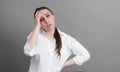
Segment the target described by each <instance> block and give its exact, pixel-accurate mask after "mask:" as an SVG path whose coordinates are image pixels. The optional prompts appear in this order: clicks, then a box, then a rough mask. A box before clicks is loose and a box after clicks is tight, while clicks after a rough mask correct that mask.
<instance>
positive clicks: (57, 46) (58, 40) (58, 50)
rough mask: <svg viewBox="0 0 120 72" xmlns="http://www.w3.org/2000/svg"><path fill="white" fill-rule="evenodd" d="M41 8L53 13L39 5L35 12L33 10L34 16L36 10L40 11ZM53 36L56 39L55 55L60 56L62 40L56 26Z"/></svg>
mask: <svg viewBox="0 0 120 72" xmlns="http://www.w3.org/2000/svg"><path fill="white" fill-rule="evenodd" d="M43 9H47V10H49V11H50V13H51V14H52V15H53V12H52V11H51V10H50V9H49V8H47V7H39V8H36V10H35V12H34V18H35V14H36V12H37V11H40V10H43ZM54 37H55V39H56V48H55V51H56V53H57V56H60V57H61V53H60V50H61V48H62V42H61V37H60V34H59V32H58V30H57V28H56V27H55V32H54Z"/></svg>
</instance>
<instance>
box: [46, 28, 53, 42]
mask: <svg viewBox="0 0 120 72" xmlns="http://www.w3.org/2000/svg"><path fill="white" fill-rule="evenodd" d="M54 32H55V28H54V29H53V30H51V31H49V32H46V34H47V36H48V37H49V38H50V40H52V41H53V40H54Z"/></svg>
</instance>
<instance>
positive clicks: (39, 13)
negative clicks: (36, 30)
mask: <svg viewBox="0 0 120 72" xmlns="http://www.w3.org/2000/svg"><path fill="white" fill-rule="evenodd" d="M42 16H43V14H42V13H41V12H40V11H37V12H36V14H35V24H36V26H38V27H40V28H41V23H40V20H41V17H42Z"/></svg>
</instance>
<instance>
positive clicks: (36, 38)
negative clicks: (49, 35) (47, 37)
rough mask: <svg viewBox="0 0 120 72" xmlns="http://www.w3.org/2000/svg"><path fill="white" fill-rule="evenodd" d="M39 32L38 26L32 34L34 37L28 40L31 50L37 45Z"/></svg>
mask: <svg viewBox="0 0 120 72" xmlns="http://www.w3.org/2000/svg"><path fill="white" fill-rule="evenodd" d="M39 30H40V27H39V26H37V25H36V26H35V29H34V30H33V32H32V35H31V36H30V38H29V40H28V44H29V47H30V48H33V47H34V46H35V45H36V44H37V40H38V36H39Z"/></svg>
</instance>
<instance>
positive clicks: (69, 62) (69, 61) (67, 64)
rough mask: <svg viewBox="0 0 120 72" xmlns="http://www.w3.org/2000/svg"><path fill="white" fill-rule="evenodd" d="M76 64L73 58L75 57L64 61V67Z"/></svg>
mask: <svg viewBox="0 0 120 72" xmlns="http://www.w3.org/2000/svg"><path fill="white" fill-rule="evenodd" d="M74 64H75V62H74V60H73V59H70V60H68V61H66V62H65V63H64V65H63V68H65V67H67V66H71V65H74Z"/></svg>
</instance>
